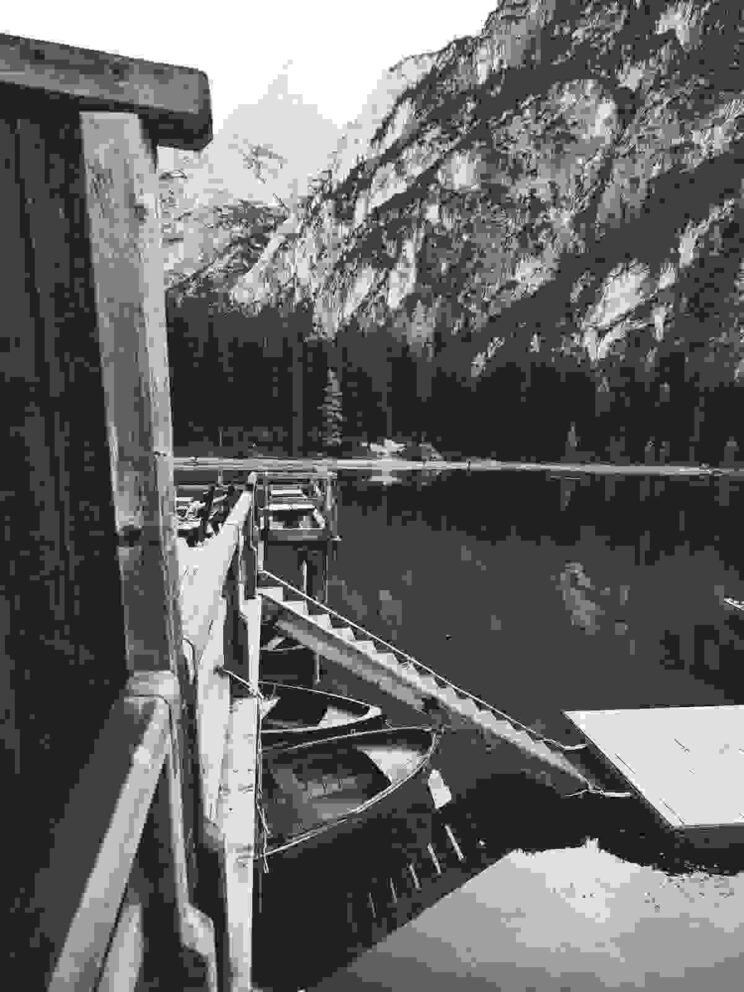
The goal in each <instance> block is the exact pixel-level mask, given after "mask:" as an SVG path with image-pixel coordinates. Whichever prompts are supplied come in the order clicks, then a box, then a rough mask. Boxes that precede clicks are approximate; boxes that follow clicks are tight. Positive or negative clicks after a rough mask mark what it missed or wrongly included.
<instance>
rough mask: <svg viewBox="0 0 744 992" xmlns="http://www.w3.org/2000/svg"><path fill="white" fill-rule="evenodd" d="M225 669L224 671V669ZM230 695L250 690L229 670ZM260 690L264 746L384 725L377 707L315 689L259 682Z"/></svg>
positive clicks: (325, 736)
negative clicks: (231, 691)
mask: <svg viewBox="0 0 744 992" xmlns="http://www.w3.org/2000/svg"><path fill="white" fill-rule="evenodd" d="M226 671H227V670H226ZM228 674H229V675H231V676H232V678H233V681H234V688H233V695H234V696H239V695H240V694H241V692H248V691H250V687H249V684H248V683H247V682H244V681H243V680H242V679H241V678H240V677H239V676H237V675H236V674H235V673H233V672H228ZM258 687H259V689H260V691H261V696H262V699H261V703H260V710H261V743H262V745H263V746H264V747H274V746H277V745H284V746H293V745H295V744H304V743H305V742H306V741H317V740H322V739H324V738H328V737H334V738H340V737H342V736H344V735H345V734H356V733H360V732H362V731H366V730H373V729H376V728H378V727H382V726H384V723H385V717H384V715H383V712H382V710H381V709H380V707H379V706H371V705H369V704H368V703H363V702H360V701H359V700H358V699H350V698H349V697H348V696H338V695H335V694H334V693H330V692H321V691H320V690H318V689H306V688H304V687H303V686H296V685H281V684H279V683H277V682H259V684H258Z"/></svg>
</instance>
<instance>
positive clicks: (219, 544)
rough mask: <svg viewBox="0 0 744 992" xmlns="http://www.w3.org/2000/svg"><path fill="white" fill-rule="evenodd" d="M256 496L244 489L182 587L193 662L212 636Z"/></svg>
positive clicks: (182, 605) (186, 635) (182, 604)
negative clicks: (242, 534) (231, 569)
mask: <svg viewBox="0 0 744 992" xmlns="http://www.w3.org/2000/svg"><path fill="white" fill-rule="evenodd" d="M252 507H253V496H252V494H251V492H250V491H247V492H244V493H243V494H242V496H241V497H240V498H239V499H238V501H237V503H236V504H235V506H234V507H233V509H232V511H231V513H230V515H229V516H228V518H227V520H226V521H225V522H224V524H223V525H222V527H221V529H220V532H219V534H217V535H216V536H215V537H213V538H210V540H209V541H208V543H207V544H206V545H205V547H204V549H203V551H202V554H201V558H200V561H199V568H198V569H197V570H196V572H194V574H193V576H192V578H191V581H190V582H189V583H188V584H186V585H185V586H184V587H183V589H182V594H181V616H182V621H183V633H184V638H185V639H186V641H187V643H188V644H189V645H190V646H191V648H192V650H193V655H194V657H193V663H194V665H195V666H197V667H198V665H199V660H200V658H201V656H202V654H203V653H204V649H205V647H206V645H207V642H208V640H209V635H210V630H211V627H212V624H213V623H214V620H215V618H216V616H217V611H218V609H219V604H220V599H221V598H222V592H223V589H224V586H225V579H226V578H227V574H228V571H229V570H230V565H231V563H232V561H233V557H234V555H235V553H236V550H237V548H238V546H239V542H240V534H241V531H244V530H245V528H246V526H250V523H251V511H252Z"/></svg>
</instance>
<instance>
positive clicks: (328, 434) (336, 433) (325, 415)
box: [321, 369, 344, 451]
mask: <svg viewBox="0 0 744 992" xmlns="http://www.w3.org/2000/svg"><path fill="white" fill-rule="evenodd" d="M321 412H322V432H323V434H322V440H323V447H324V449H325V450H326V451H333V450H334V449H336V448H338V447H340V445H341V439H342V428H343V423H344V415H343V400H342V395H341V385H340V383H339V381H338V376H337V375H336V373H335V371H334V370H333V369H328V377H327V381H326V385H325V389H324V390H323V406H322V408H321Z"/></svg>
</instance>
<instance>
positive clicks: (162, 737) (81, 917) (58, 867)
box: [32, 672, 218, 992]
mask: <svg viewBox="0 0 744 992" xmlns="http://www.w3.org/2000/svg"><path fill="white" fill-rule="evenodd" d="M178 712H179V691H178V681H177V679H176V677H175V675H173V674H171V673H168V672H146V673H142V674H141V675H135V676H133V677H132V679H130V682H129V684H128V686H127V688H126V690H125V692H124V693H123V695H122V697H121V698H120V699H119V701H118V702H117V703H116V704H115V705H114V706H113V707H112V709H111V711H110V713H109V716H108V719H107V720H106V722H105V724H104V726H103V728H102V730H101V733H100V735H99V737H98V740H97V743H96V747H95V750H94V751H93V753H92V755H91V758H90V761H89V762H88V764H87V766H86V767H85V768H84V769H83V770H82V772H81V775H80V778H79V780H78V783H77V785H76V788H75V789H74V791H73V793H72V794H71V796H70V799H69V803H68V807H67V814H66V816H65V817H64V819H63V820H62V821H61V822H60V823H59V824H58V826H57V828H56V830H55V833H54V840H53V844H52V846H51V848H50V850H49V857H48V862H47V865H46V866H45V867H44V868H42V870H41V871H40V872H39V873H38V874H37V877H36V884H35V890H34V895H33V904H32V912H34V913H35V914H36V915H37V933H38V934H41V935H43V939H44V941H45V944H46V947H47V948H48V950H49V962H50V970H49V973H48V974H47V978H46V987H47V989H49V990H52V992H62V990H69V989H75V992H84V990H93V989H99V990H100V989H112V988H114V987H115V988H116V989H117V990H119V989H135V988H136V987H137V982H138V981H139V980H140V979H141V978H143V979H144V980H145V981H146V982H155V983H156V984H157V983H158V982H160V983H165V984H164V985H163V987H170V988H178V987H179V986H180V987H184V986H187V985H188V987H190V988H199V989H203V990H205V992H217V988H218V985H217V957H216V947H215V937H214V930H213V926H212V922H211V921H210V920H209V919H208V918H207V917H206V916H204V915H203V914H202V913H200V912H199V911H198V910H197V909H196V908H195V907H194V906H193V905H192V904H191V900H190V894H189V891H188V883H187V871H186V857H185V847H184V823H183V807H182V797H181V784H180V780H179V776H180V765H179V761H178V757H177V754H176V751H175V746H174V743H175V740H176V736H175V733H174V731H175V726H174V721H175V720H176V719H177V716H178ZM145 933H149V934H151V935H154V934H158V945H159V946H158V947H157V949H156V948H154V947H152V946H148V942H147V941H145V937H144V935H145Z"/></svg>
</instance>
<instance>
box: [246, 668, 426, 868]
mask: <svg viewBox="0 0 744 992" xmlns="http://www.w3.org/2000/svg"><path fill="white" fill-rule="evenodd" d="M229 674H230V675H231V676H232V678H233V680H234V683H235V687H234V689H233V695H234V696H237V697H239V696H240V695H241V693H243V692H248V691H249V688H248V687H247V685H246V684H245V683H243V682H242V680H241V679H240V678H239V677H238V676H237V675H236V674H235V673H232V672H230V673H229ZM259 689H260V692H261V700H260V712H261V748H262V775H261V790H262V806H263V815H264V820H265V827H266V838H265V840H266V843H265V847H264V850H263V854H264V856H265V857H267V858H268V857H272V856H273V857H276V856H279V855H292V856H295V855H297V854H306V853H307V852H308V851H310V850H311V849H312V848H315V847H318V846H320V845H322V846H325V845H327V844H328V843H330V842H332V841H333V840H335V839H336V838H338V836H339V835H340V834H342V833H348V832H350V831H352V830H354V829H355V828H357V827H360V826H362V825H363V824H364V823H365V821H366V820H368V819H369V818H370V817H372V818H377V817H380V816H386V817H389V816H390V815H391V814H392V813H393V812H394V811H395V810H397V811H398V812H399V813H400V814H401V815H405V810H406V808H407V807H408V805H409V804H410V802H411V801H414V800H415V801H417V802H418V801H420V800H421V798H422V795H424V794H425V793H424V791H423V790H422V786H424V788H426V785H428V780H427V771H429V766H430V764H431V759H432V757H433V755H434V754H435V751H436V748H437V744H438V740H439V737H438V734H437V733H436V732H435V731H433V730H431V729H428V728H422V727H390V726H388V725H387V722H386V719H385V715H384V713H383V712H382V710H381V709H380V708H379V707H377V706H372V705H370V704H368V703H365V702H362V701H360V700H357V699H351V698H349V697H347V696H340V695H336V694H334V693H328V692H321V691H320V690H317V689H310V688H306V687H304V686H296V685H294V686H293V685H284V684H281V683H276V682H261V683H259ZM431 802H432V808H433V805H434V799H433V795H431Z"/></svg>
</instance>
